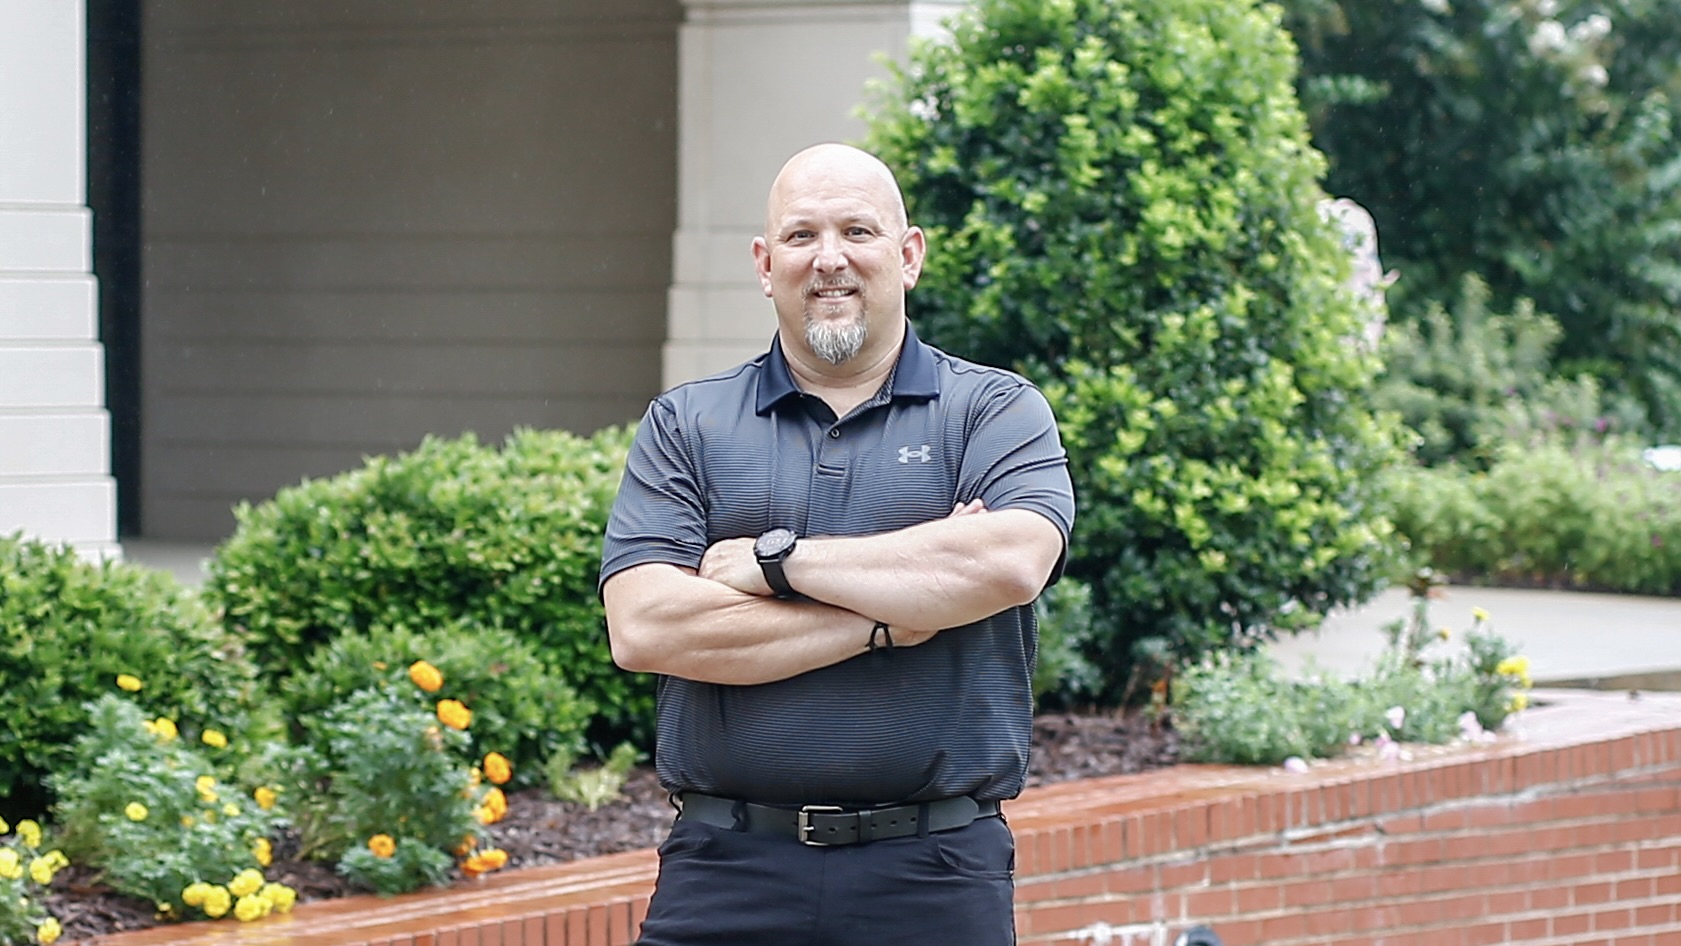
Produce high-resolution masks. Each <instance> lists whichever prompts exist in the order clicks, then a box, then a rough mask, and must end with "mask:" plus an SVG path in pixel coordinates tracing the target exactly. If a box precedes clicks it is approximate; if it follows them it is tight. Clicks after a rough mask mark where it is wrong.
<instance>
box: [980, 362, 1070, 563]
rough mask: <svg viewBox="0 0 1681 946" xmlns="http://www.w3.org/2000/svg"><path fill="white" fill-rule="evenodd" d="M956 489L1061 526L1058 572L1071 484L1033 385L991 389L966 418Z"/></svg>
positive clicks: (1051, 420) (1052, 423)
mask: <svg viewBox="0 0 1681 946" xmlns="http://www.w3.org/2000/svg"><path fill="white" fill-rule="evenodd" d="M958 495H959V496H960V497H976V498H979V499H981V500H982V501H983V502H985V503H986V508H987V509H990V510H994V511H997V510H1003V509H1027V510H1031V511H1033V512H1036V513H1039V514H1040V515H1042V516H1044V517H1045V518H1046V519H1049V520H1050V521H1051V523H1052V524H1053V525H1055V526H1056V527H1057V529H1059V530H1060V531H1061V532H1062V547H1063V554H1062V558H1061V559H1059V560H1058V561H1057V567H1056V570H1055V571H1054V572H1052V575H1051V581H1052V582H1055V581H1056V580H1057V578H1059V577H1061V575H1062V566H1063V563H1064V561H1066V559H1067V557H1068V537H1069V535H1070V534H1071V533H1072V531H1073V528H1074V484H1073V481H1072V480H1071V479H1070V477H1069V475H1068V453H1067V452H1066V451H1065V450H1063V448H1062V438H1061V437H1060V436H1058V434H1057V429H1056V417H1055V416H1054V415H1053V414H1052V413H1051V406H1050V404H1049V403H1048V402H1047V401H1046V400H1045V396H1044V395H1043V394H1042V393H1040V391H1039V389H1038V388H1035V387H1033V386H1032V385H1031V384H1027V383H1025V382H1018V383H1017V384H1014V385H1011V386H1010V387H1008V388H1002V389H999V390H995V391H993V392H992V393H991V394H990V395H989V396H988V397H987V398H986V400H985V401H984V402H982V403H981V404H980V405H979V406H978V408H977V410H976V413H975V415H974V418H973V420H972V421H971V428H970V433H969V438H968V443H967V446H966V447H965V448H964V453H963V465H962V469H961V471H960V473H959V488H958Z"/></svg>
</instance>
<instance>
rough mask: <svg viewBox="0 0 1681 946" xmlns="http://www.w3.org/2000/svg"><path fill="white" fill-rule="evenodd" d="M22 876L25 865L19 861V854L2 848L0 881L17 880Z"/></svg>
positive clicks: (0, 848) (0, 853)
mask: <svg viewBox="0 0 1681 946" xmlns="http://www.w3.org/2000/svg"><path fill="white" fill-rule="evenodd" d="M22 876H23V864H22V863H21V862H20V861H19V860H18V852H16V851H14V850H12V849H11V848H9V847H0V879H5V880H17V879H18V878H19V877H22Z"/></svg>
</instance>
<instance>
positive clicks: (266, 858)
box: [251, 838, 274, 867]
mask: <svg viewBox="0 0 1681 946" xmlns="http://www.w3.org/2000/svg"><path fill="white" fill-rule="evenodd" d="M251 856H252V857H255V858H256V859H257V863H258V864H261V865H262V866H264V867H267V866H269V865H270V864H272V863H274V845H273V844H272V843H270V842H269V839H268V838H258V839H257V840H255V841H252V842H251Z"/></svg>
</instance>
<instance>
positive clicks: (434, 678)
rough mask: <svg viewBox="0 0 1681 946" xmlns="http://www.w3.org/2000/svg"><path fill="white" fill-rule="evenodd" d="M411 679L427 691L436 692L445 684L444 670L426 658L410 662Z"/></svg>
mask: <svg viewBox="0 0 1681 946" xmlns="http://www.w3.org/2000/svg"><path fill="white" fill-rule="evenodd" d="M409 679H410V680H413V681H414V685H415V686H417V687H420V688H421V689H422V690H425V691H426V692H427V693H436V692H438V691H439V690H441V689H443V686H444V675H443V672H442V671H441V670H439V669H438V668H437V667H434V666H432V665H431V664H429V663H427V662H426V661H424V660H417V661H415V662H414V663H412V664H409Z"/></svg>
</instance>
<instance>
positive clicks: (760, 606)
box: [603, 565, 874, 685]
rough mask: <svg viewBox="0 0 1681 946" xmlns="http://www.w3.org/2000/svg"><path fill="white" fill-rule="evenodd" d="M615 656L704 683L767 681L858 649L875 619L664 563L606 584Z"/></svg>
mask: <svg viewBox="0 0 1681 946" xmlns="http://www.w3.org/2000/svg"><path fill="white" fill-rule="evenodd" d="M603 600H604V602H605V604H606V608H607V632H608V637H609V640H610V642H611V644H612V648H613V659H614V662H616V663H618V664H619V665H620V666H621V667H624V668H625V669H627V670H635V671H642V672H648V673H661V674H667V675H670V676H677V677H683V678H684V679H688V680H698V681H701V682H706V683H725V684H738V685H744V684H755V683H770V682H773V681H776V680H784V679H787V678H789V677H794V676H798V675H799V674H802V673H806V672H808V671H811V670H817V669H819V668H822V667H827V666H830V665H832V664H836V663H839V662H841V661H843V660H846V659H848V658H851V657H854V656H857V655H858V654H860V653H863V652H864V650H865V648H866V644H867V642H868V641H869V637H870V629H871V627H872V626H873V625H874V622H873V621H872V620H871V619H869V618H865V617H863V616H861V615H859V614H856V613H854V612H852V611H848V610H846V609H844V608H840V607H835V606H833V605H829V604H823V603H821V602H817V601H799V600H796V601H782V600H778V599H776V598H767V597H760V596H757V595H752V594H745V593H743V592H740V591H736V590H735V589H733V588H730V587H728V586H726V585H723V584H720V583H718V582H715V581H711V580H709V579H705V578H700V577H697V576H695V575H693V574H690V573H688V572H687V571H685V570H683V569H678V568H676V567H675V566H669V565H644V566H638V567H636V568H633V569H630V570H628V571H626V572H624V573H621V574H620V575H616V576H614V577H613V578H612V579H610V580H609V581H608V583H607V586H606V587H605V588H604V589H603Z"/></svg>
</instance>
